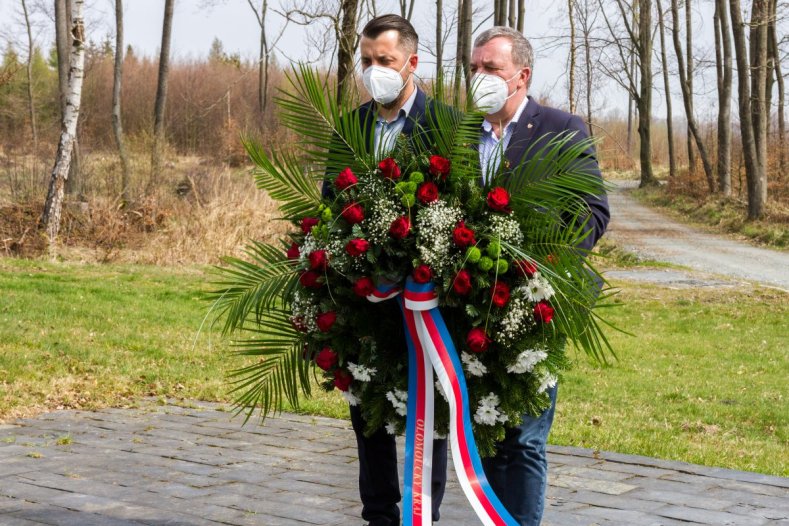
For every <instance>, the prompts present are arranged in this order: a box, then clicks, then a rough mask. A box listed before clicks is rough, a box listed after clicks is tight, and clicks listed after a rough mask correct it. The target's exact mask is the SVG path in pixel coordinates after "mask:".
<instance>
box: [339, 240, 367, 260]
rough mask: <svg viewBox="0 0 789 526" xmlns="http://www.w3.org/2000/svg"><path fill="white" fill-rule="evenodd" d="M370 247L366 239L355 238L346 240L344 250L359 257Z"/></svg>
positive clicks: (352, 255)
mask: <svg viewBox="0 0 789 526" xmlns="http://www.w3.org/2000/svg"><path fill="white" fill-rule="evenodd" d="M369 249H370V243H368V242H367V240H366V239H362V238H359V237H357V238H355V239H351V240H350V241H348V244H346V245H345V251H346V252H347V253H348V255H349V256H351V257H359V256H361V255H362V254H364V253H365V252H367V251H368V250H369Z"/></svg>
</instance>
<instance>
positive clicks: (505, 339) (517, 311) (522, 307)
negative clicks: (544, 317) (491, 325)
mask: <svg viewBox="0 0 789 526" xmlns="http://www.w3.org/2000/svg"><path fill="white" fill-rule="evenodd" d="M519 290H520V289H516V290H515V293H514V294H513V295H512V297H511V298H510V301H509V303H508V304H507V311H506V312H505V313H504V316H503V317H502V318H501V321H500V322H499V323H500V328H499V330H498V331H496V332H495V333H494V338H495V339H496V341H497V342H499V343H503V344H505V345H507V344H511V343H513V342H515V341H516V340H517V339H518V338H520V337H521V336H522V335H523V334H524V333H525V332H526V331H527V330H528V329H529V327H530V326H531V325H533V324H534V318H533V317H532V314H531V313H532V306H531V304H529V303H528V302H527V301H526V299H525V298H524V297H523V292H522V291H520V292H519Z"/></svg>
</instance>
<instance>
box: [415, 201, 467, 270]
mask: <svg viewBox="0 0 789 526" xmlns="http://www.w3.org/2000/svg"><path fill="white" fill-rule="evenodd" d="M461 217H462V214H461V211H460V210H459V209H457V208H452V207H450V206H449V205H447V204H446V203H445V202H444V201H435V202H433V203H431V204H430V205H428V206H426V207H424V208H422V209H421V210H420V211H419V212H417V214H416V227H417V240H416V248H417V250H418V251H419V258H420V259H421V260H422V262H423V263H425V264H426V265H429V266H430V267H431V268H432V269H433V270H434V271H436V272H437V273H439V274H440V273H441V271H442V269H444V268H448V267H449V266H450V265H451V264H452V259H451V258H449V251H450V249H451V248H452V230H453V229H454V228H455V226H456V225H457V223H458V221H460V219H461Z"/></svg>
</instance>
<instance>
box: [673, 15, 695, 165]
mask: <svg viewBox="0 0 789 526" xmlns="http://www.w3.org/2000/svg"><path fill="white" fill-rule="evenodd" d="M691 1H692V0H685V26H686V32H685V47H686V48H687V49H686V51H687V53H688V58H687V73H686V75H687V79H688V80H687V83H688V94H689V97H688V102H689V104H690V110H689V115H693V114H694V110H693V17H692V16H691V7H693V6H692V5H691ZM678 24H679V21H678V20H675V21H674V25H676V26H677V30H679V26H678ZM685 139H686V140H687V143H688V144H687V146H688V170H689V171H690V173H693V172H695V171H696V151H695V150H694V149H693V132H692V131H691V129H690V124H688V130H687V135H686V137H685Z"/></svg>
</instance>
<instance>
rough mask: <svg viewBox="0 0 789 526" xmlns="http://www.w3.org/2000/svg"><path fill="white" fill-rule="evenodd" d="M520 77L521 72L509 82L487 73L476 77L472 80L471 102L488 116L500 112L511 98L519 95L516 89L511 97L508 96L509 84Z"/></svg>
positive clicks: (478, 74)
mask: <svg viewBox="0 0 789 526" xmlns="http://www.w3.org/2000/svg"><path fill="white" fill-rule="evenodd" d="M518 75H520V72H518V73H516V74H515V75H513V76H512V77H510V78H509V79H507V80H504V79H503V78H501V77H499V76H497V75H489V74H487V73H477V74H476V75H474V76H473V77H472V78H471V100H472V101H474V107H475V108H477V109H478V110H481V111H484V112H485V113H486V114H488V115H491V114H493V113H496V112H497V111H499V110H500V109H501V108H503V107H504V103H506V102H507V100H508V99H509V98H510V97H512V96H513V95H515V94H516V93H518V90H517V89H516V90H515V91H513V92H512V93H510V94H509V95H508V94H507V92H508V91H509V90H508V89H507V83H508V82H510V81H511V80H512V79H514V78H515V77H517V76H518Z"/></svg>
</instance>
